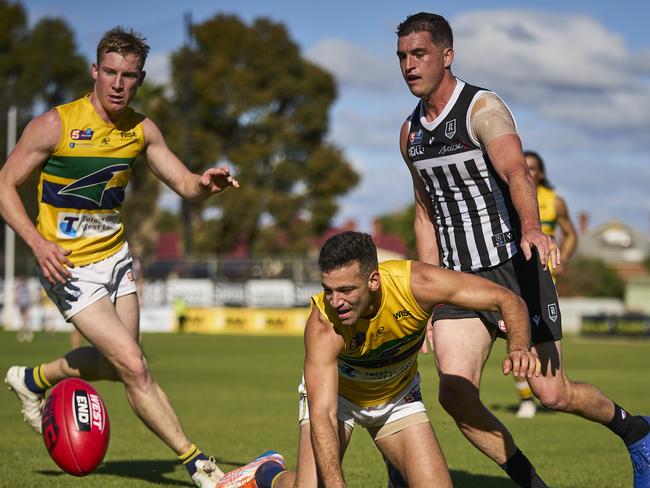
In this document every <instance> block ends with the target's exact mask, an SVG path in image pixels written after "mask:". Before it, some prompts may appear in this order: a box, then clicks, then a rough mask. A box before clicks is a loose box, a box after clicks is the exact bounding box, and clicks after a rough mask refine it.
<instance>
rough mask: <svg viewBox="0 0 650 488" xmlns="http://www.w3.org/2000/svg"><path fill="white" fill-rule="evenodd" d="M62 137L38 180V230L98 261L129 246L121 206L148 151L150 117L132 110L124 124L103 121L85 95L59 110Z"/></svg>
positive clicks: (76, 256) (77, 256)
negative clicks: (133, 172) (133, 170)
mask: <svg viewBox="0 0 650 488" xmlns="http://www.w3.org/2000/svg"><path fill="white" fill-rule="evenodd" d="M54 110H56V111H57V112H58V113H59V117H60V119H61V139H60V141H59V143H58V144H57V146H56V148H55V149H54V151H53V152H52V155H51V156H50V158H49V159H48V160H47V162H46V163H45V165H44V167H43V169H42V171H41V174H40V177H39V181H38V220H37V224H36V226H37V229H38V231H39V232H40V233H41V234H42V235H43V237H45V238H46V239H47V240H49V241H53V242H56V243H57V244H59V245H60V246H61V247H63V248H65V249H69V250H70V251H72V253H71V254H70V255H69V256H68V259H70V261H72V263H73V264H74V265H76V266H83V265H85V264H90V263H94V262H97V261H101V260H102V259H105V258H107V257H109V256H111V255H112V254H114V253H115V252H117V251H118V250H119V249H120V248H121V247H122V245H123V244H124V228H123V225H122V218H121V215H120V207H121V205H122V201H123V200H124V192H125V190H126V185H127V183H128V181H129V176H130V174H131V168H132V167H133V162H134V160H135V158H136V156H138V154H140V153H141V152H142V150H143V148H144V129H143V126H142V121H143V120H144V117H143V116H142V115H140V114H138V113H136V112H135V111H133V110H132V109H130V108H128V109H127V110H126V111H125V113H124V116H123V117H122V120H121V121H120V122H119V124H117V125H114V124H111V123H107V122H105V121H104V120H102V119H101V117H100V116H99V115H98V114H97V112H96V111H95V109H94V107H93V106H92V104H91V102H90V98H89V96H85V97H83V98H80V99H78V100H75V101H74V102H71V103H68V104H65V105H60V106H58V107H56V108H55V109H54Z"/></svg>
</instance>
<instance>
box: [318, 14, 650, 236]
mask: <svg viewBox="0 0 650 488" xmlns="http://www.w3.org/2000/svg"><path fill="white" fill-rule="evenodd" d="M451 23H452V27H453V28H454V37H455V48H456V60H455V63H454V73H455V74H457V75H458V76H460V77H462V78H464V79H466V80H467V81H469V82H470V83H473V84H478V85H482V86H486V87H487V88H490V89H493V90H495V91H497V92H498V93H499V94H500V95H502V96H503V98H504V99H505V100H506V102H507V103H508V104H509V105H510V106H511V108H512V109H513V111H514V112H515V116H516V117H517V120H518V124H519V129H520V134H521V136H522V140H523V143H524V146H525V147H526V148H530V149H536V150H539V151H540V153H541V154H542V156H543V157H544V158H545V159H546V161H547V168H548V169H549V173H550V176H551V181H553V182H554V183H556V185H557V187H558V189H559V190H560V191H561V192H562V193H564V195H563V196H564V197H565V199H566V200H567V202H568V203H569V208H570V210H571V213H572V214H573V215H574V216H575V215H576V214H577V213H578V212H579V211H583V210H587V211H588V212H589V213H590V214H591V216H592V222H593V223H594V224H595V223H599V222H602V221H604V220H608V219H611V218H621V219H623V220H625V221H626V222H629V223H631V224H632V225H636V226H637V227H638V228H639V229H641V230H646V228H647V219H648V212H649V211H650V204H649V203H648V199H647V196H646V195H647V185H648V182H650V173H649V171H650V169H646V167H647V168H650V165H648V164H647V156H646V148H647V138H648V132H649V131H650V109H649V107H650V77H649V76H648V75H649V74H650V50H648V49H646V50H643V51H637V52H634V51H633V50H632V49H631V48H630V46H628V45H627V44H626V42H625V40H624V38H623V37H622V36H621V35H619V34H618V33H614V32H612V31H609V30H608V29H607V28H606V27H605V26H604V25H603V24H600V23H599V22H598V21H596V20H595V19H593V18H592V17H590V16H587V15H577V14H564V13H560V12H558V13H542V12H533V11H525V10H510V11H506V10H501V11H473V12H467V13H464V14H461V15H459V16H458V17H456V18H453V19H451ZM377 53H379V50H377V51H371V50H369V49H367V48H365V47H362V46H359V45H355V44H352V43H350V42H348V41H343V40H335V39H330V40H328V41H323V42H321V43H320V44H319V45H317V46H316V47H315V48H314V49H312V50H311V51H310V53H309V56H310V58H311V59H312V60H314V61H315V62H318V63H319V64H320V65H321V66H324V67H325V68H326V69H328V70H329V71H330V72H332V73H333V74H334V75H335V76H336V78H337V79H338V81H339V83H340V97H341V98H340V99H339V102H338V103H337V105H338V107H339V108H338V109H337V110H336V111H335V112H334V114H333V124H332V128H333V130H332V135H333V139H334V140H335V141H336V142H337V143H338V144H339V145H340V146H341V147H343V148H344V150H345V151H346V153H352V154H354V155H355V157H356V161H357V164H359V163H360V162H361V168H362V171H363V172H362V177H363V181H362V183H361V184H360V185H359V187H358V188H356V189H355V190H354V191H353V192H352V193H351V194H350V195H348V196H346V197H345V198H344V199H343V201H342V208H341V213H340V214H339V217H340V218H344V217H345V218H347V217H351V216H357V217H358V218H359V220H360V221H361V222H365V223H366V225H369V224H368V222H370V221H371V219H372V217H373V216H377V215H381V214H383V213H388V212H391V211H394V210H396V209H400V208H403V207H405V206H406V205H407V204H408V203H410V201H411V200H412V191H411V187H410V178H409V177H408V175H407V174H406V168H404V165H403V163H402V161H401V158H400V156H399V152H398V149H397V131H398V130H399V126H400V125H401V123H402V122H403V120H404V117H405V116H406V115H407V114H408V112H409V111H410V110H412V108H413V106H414V105H415V100H414V99H413V98H412V97H411V96H410V94H409V93H408V90H407V88H406V87H405V86H404V85H403V81H402V79H401V76H400V74H399V70H398V67H397V60H396V59H395V56H394V53H392V52H391V53H384V54H385V55H383V56H380V55H379V54H377Z"/></svg>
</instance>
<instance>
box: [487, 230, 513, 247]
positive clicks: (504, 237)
mask: <svg viewBox="0 0 650 488" xmlns="http://www.w3.org/2000/svg"><path fill="white" fill-rule="evenodd" d="M513 240H514V234H513V233H512V231H508V232H504V233H502V234H496V235H493V236H492V244H494V247H501V246H505V245H506V244H508V243H510V242H512V241H513Z"/></svg>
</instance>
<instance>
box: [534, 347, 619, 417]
mask: <svg viewBox="0 0 650 488" xmlns="http://www.w3.org/2000/svg"><path fill="white" fill-rule="evenodd" d="M533 350H534V351H535V352H536V353H537V356H538V357H539V359H540V361H541V363H542V373H541V375H540V376H533V377H531V378H528V382H529V384H530V388H531V390H532V391H533V393H534V394H535V396H536V397H537V398H538V399H539V401H540V402H541V404H542V405H544V406H545V407H546V408H550V409H552V410H557V411H560V412H568V413H574V414H576V415H579V416H581V417H583V418H586V419H588V420H592V421H594V422H599V423H601V424H607V423H608V422H609V421H610V420H611V419H612V417H613V416H614V402H612V401H611V400H610V399H609V398H607V397H606V396H605V395H604V394H603V393H602V392H601V391H600V390H599V389H598V388H596V387H595V386H593V385H590V384H588V383H577V382H573V381H570V380H569V379H568V378H567V376H566V373H565V371H564V368H563V365H562V343H561V342H560V341H556V342H544V343H541V344H536V345H534V346H533Z"/></svg>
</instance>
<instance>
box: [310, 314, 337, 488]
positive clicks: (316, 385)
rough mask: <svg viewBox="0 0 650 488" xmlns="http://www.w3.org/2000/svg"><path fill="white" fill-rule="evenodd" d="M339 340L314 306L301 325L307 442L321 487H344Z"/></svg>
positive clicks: (330, 325) (329, 324)
mask: <svg viewBox="0 0 650 488" xmlns="http://www.w3.org/2000/svg"><path fill="white" fill-rule="evenodd" d="M342 349H343V339H342V338H341V336H339V335H338V334H336V333H335V332H334V328H333V327H332V324H331V323H329V322H328V321H327V320H326V319H325V318H324V317H323V316H322V315H321V313H320V312H319V311H318V309H317V308H316V307H314V308H313V309H312V312H311V315H310V316H309V319H308V320H307V326H306V327H305V386H306V387H307V403H308V404H309V421H310V428H311V445H312V449H313V450H314V457H315V459H316V469H317V470H318V475H319V479H320V480H321V481H322V483H323V485H324V486H327V487H333V488H340V487H345V481H344V479H343V470H342V468H341V461H340V456H339V453H340V441H339V438H338V433H337V432H338V419H337V417H336V411H337V407H338V382H339V379H338V366H337V360H336V357H337V355H338V354H339V353H340V352H341V350H342Z"/></svg>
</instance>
